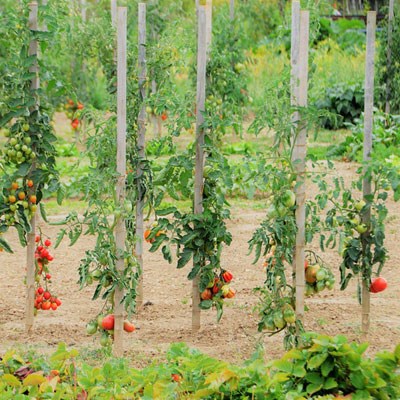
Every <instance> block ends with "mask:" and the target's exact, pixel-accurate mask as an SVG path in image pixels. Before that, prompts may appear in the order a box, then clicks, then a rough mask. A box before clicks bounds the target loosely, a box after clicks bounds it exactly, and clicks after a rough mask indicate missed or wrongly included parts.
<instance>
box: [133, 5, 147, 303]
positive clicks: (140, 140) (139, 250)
mask: <svg viewBox="0 0 400 400" xmlns="http://www.w3.org/2000/svg"><path fill="white" fill-rule="evenodd" d="M145 85H146V3H139V91H140V93H139V96H140V98H141V99H142V100H143V105H142V108H141V109H140V112H139V118H138V127H139V131H138V137H137V148H138V156H139V163H138V166H137V171H136V174H137V177H138V187H137V191H138V199H137V201H136V239H137V242H136V249H135V251H136V258H137V261H138V264H139V268H140V277H139V283H138V293H137V301H136V304H137V306H138V308H140V307H142V305H143V273H144V271H143V236H144V224H143V206H144V201H143V189H142V186H141V182H140V179H141V177H142V175H143V169H142V163H141V160H143V159H144V158H145V134H146V107H145V103H144V100H145V98H146V86H145Z"/></svg>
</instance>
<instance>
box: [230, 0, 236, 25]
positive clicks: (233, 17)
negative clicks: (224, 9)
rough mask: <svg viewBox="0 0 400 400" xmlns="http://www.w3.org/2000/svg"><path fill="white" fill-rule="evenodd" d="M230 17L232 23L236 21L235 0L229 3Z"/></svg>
mask: <svg viewBox="0 0 400 400" xmlns="http://www.w3.org/2000/svg"><path fill="white" fill-rule="evenodd" d="M229 16H230V18H231V21H233V20H234V19H235V0H230V2H229Z"/></svg>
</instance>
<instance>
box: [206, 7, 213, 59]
mask: <svg viewBox="0 0 400 400" xmlns="http://www.w3.org/2000/svg"><path fill="white" fill-rule="evenodd" d="M211 41H212V0H207V1H206V48H207V54H208V55H209V53H210V50H211Z"/></svg>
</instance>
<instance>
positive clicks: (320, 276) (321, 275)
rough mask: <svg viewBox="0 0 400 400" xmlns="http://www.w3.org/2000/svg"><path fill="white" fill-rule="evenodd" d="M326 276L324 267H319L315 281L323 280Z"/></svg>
mask: <svg viewBox="0 0 400 400" xmlns="http://www.w3.org/2000/svg"><path fill="white" fill-rule="evenodd" d="M326 276H327V273H326V269H324V268H321V269H319V270H318V272H317V274H316V278H317V281H318V282H320V281H323V280H324V279H325V278H326Z"/></svg>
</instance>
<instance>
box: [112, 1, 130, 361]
mask: <svg viewBox="0 0 400 400" xmlns="http://www.w3.org/2000/svg"><path fill="white" fill-rule="evenodd" d="M117 21H118V23H117V174H118V180H117V187H116V195H117V204H118V206H119V207H120V208H122V209H123V207H124V201H125V176H126V73H127V64H126V53H127V45H126V36H127V22H126V21H127V8H126V7H118V9H117ZM125 240H126V228H125V219H124V218H123V217H119V218H118V220H117V223H116V225H115V245H116V258H117V261H116V269H117V271H118V272H119V273H120V274H121V275H122V273H123V271H124V269H125V265H124V259H125V256H124V253H125ZM123 297H124V289H123V288H122V287H118V286H117V287H116V288H115V294H114V314H115V326H114V348H113V353H114V356H116V357H122V356H123V353H124V346H123V325H124V306H123V304H122V299H123Z"/></svg>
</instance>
